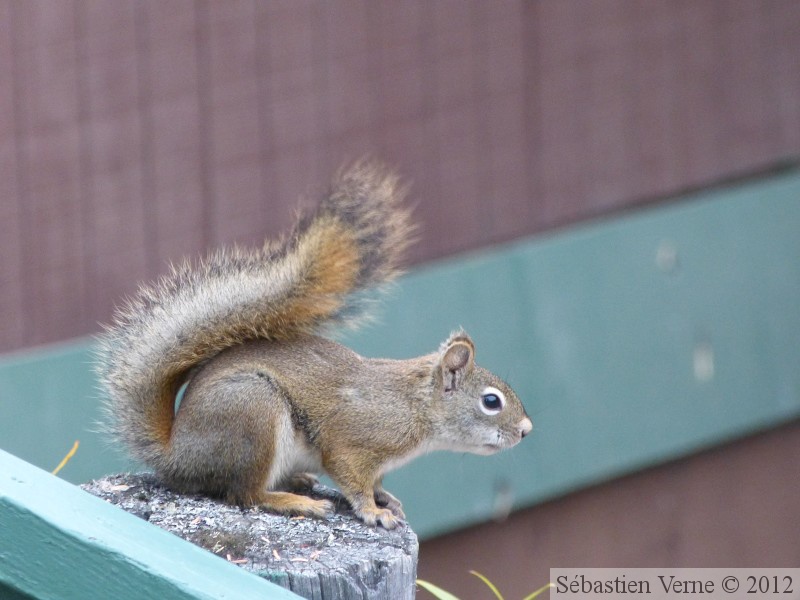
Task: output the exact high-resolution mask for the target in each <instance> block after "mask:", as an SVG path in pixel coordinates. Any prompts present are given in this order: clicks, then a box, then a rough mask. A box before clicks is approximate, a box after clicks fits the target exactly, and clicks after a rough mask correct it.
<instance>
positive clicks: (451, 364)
mask: <svg viewBox="0 0 800 600" xmlns="http://www.w3.org/2000/svg"><path fill="white" fill-rule="evenodd" d="M441 357H442V358H441V362H440V366H441V369H442V380H443V382H444V391H445V392H451V391H453V390H456V389H458V388H459V387H460V386H461V382H462V381H464V377H465V376H466V375H467V374H468V373H469V372H470V371H472V367H473V365H474V364H475V344H473V343H472V340H471V339H470V338H469V336H468V335H467V334H466V333H464V332H463V331H458V332H456V333H453V334H452V335H451V336H450V337H449V338H448V340H447V341H446V342H444V343H443V344H442V349H441Z"/></svg>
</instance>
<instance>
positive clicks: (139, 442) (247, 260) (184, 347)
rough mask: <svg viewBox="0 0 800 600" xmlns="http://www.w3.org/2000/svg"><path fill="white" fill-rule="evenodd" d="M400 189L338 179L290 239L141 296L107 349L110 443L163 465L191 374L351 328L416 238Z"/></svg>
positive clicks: (102, 365)
mask: <svg viewBox="0 0 800 600" xmlns="http://www.w3.org/2000/svg"><path fill="white" fill-rule="evenodd" d="M403 196H404V190H403V188H402V187H401V186H400V185H399V183H398V179H397V177H396V176H394V175H393V174H392V173H390V172H389V171H387V170H386V169H385V168H384V167H382V166H380V165H378V164H376V163H373V162H365V161H362V162H359V163H356V164H355V165H353V166H352V167H350V168H348V169H345V170H343V171H341V172H340V173H339V174H338V175H337V176H336V178H335V179H334V181H333V183H332V185H331V188H330V191H329V193H328V194H327V196H325V198H324V199H323V200H322V202H321V203H320V205H319V207H318V208H317V209H316V210H315V211H314V212H313V213H312V214H310V215H308V216H306V217H304V218H302V219H300V221H299V222H298V224H297V225H296V226H295V228H294V230H293V232H292V233H291V235H289V236H287V237H285V238H283V239H281V240H279V241H277V242H268V243H267V244H265V246H264V247H263V248H262V249H260V250H255V251H251V252H248V251H243V250H240V249H231V250H223V251H219V252H216V253H214V254H212V255H210V256H209V257H208V258H206V259H205V260H203V261H200V262H199V263H196V264H195V263H190V262H186V263H184V264H182V265H180V266H178V267H174V268H173V269H172V272H171V273H170V274H169V275H167V276H166V277H164V278H163V279H161V280H160V281H159V282H157V283H156V284H154V285H151V286H143V287H142V288H141V289H140V290H139V292H138V293H137V294H136V296H135V297H134V298H133V299H131V300H130V301H128V302H127V304H126V305H125V306H124V307H123V308H121V309H120V310H118V312H117V314H116V315H115V317H114V320H113V322H112V324H111V325H110V326H108V327H107V328H106V331H105V333H104V334H103V335H101V336H100V339H99V348H98V351H97V363H98V374H99V380H100V385H101V387H102V388H103V391H104V392H105V395H106V396H107V398H108V401H107V408H108V412H109V413H110V424H109V425H110V428H111V429H112V433H113V434H115V435H116V436H117V437H118V438H120V439H121V440H122V441H123V442H125V443H126V444H127V446H128V447H129V448H130V449H131V450H132V452H133V454H134V456H136V457H137V458H138V459H140V460H143V461H144V462H146V463H149V464H158V463H159V461H160V460H162V459H163V458H164V449H165V447H166V446H167V445H168V444H169V439H170V431H171V428H172V421H173V416H174V403H175V395H176V393H177V391H178V389H179V388H180V386H181V384H182V383H183V381H184V379H185V375H186V373H187V372H188V371H189V370H190V369H191V368H192V367H194V366H196V365H198V364H200V363H201V362H202V361H204V360H206V359H208V358H211V357H212V356H214V355H215V354H217V353H219V352H220V351H222V350H224V349H225V348H228V347H230V346H233V345H236V344H239V343H241V342H243V341H246V340H250V339H255V338H264V339H273V340H280V339H290V338H293V337H297V336H301V335H306V334H310V333H313V332H315V331H317V330H319V329H320V328H321V327H322V326H324V325H327V324H338V323H342V324H348V323H353V322H354V320H356V319H357V318H358V317H360V316H361V315H362V314H363V312H364V308H365V301H366V300H365V298H364V294H361V293H360V292H362V291H364V290H366V289H368V288H371V287H373V286H376V285H380V284H382V283H385V282H388V281H390V280H391V279H393V278H394V277H395V276H396V275H397V274H398V265H399V261H400V259H401V256H402V254H403V251H404V250H405V248H406V247H407V246H408V244H409V241H410V236H411V229H412V227H411V224H410V218H409V212H408V210H407V209H406V208H404V207H403V206H401V204H400V203H401V201H402V199H403Z"/></svg>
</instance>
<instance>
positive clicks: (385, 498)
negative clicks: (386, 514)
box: [375, 488, 406, 519]
mask: <svg viewBox="0 0 800 600" xmlns="http://www.w3.org/2000/svg"><path fill="white" fill-rule="evenodd" d="M375 504H377V505H378V506H380V507H382V508H388V509H389V510H390V511H392V514H393V515H394V516H395V517H397V518H399V519H405V518H406V514H405V513H404V512H403V505H402V503H401V502H400V500H398V499H397V498H395V497H394V496H393V495H392V494H390V493H389V492H387V491H386V490H384V489H382V488H381V489H378V490H375Z"/></svg>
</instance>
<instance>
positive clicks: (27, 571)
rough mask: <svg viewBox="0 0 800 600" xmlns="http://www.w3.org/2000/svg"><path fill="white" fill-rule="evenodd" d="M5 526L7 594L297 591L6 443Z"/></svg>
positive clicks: (258, 594)
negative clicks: (9, 449)
mask: <svg viewBox="0 0 800 600" xmlns="http://www.w3.org/2000/svg"><path fill="white" fill-rule="evenodd" d="M0 532H2V534H0V597H2V598H12V599H13V598H25V597H29V598H37V599H42V600H44V599H49V598H52V599H53V600H70V599H75V600H87V599H93V598H97V599H100V598H103V599H105V598H115V599H118V600H126V599H128V598H130V599H131V600H133V599H136V600H140V599H141V598H158V599H159V600H172V599H176V600H177V599H187V600H188V599H195V598H196V599H202V598H207V599H209V600H211V599H214V600H217V599H224V598H230V599H231V600H239V599H243V598H254V599H255V598H259V599H265V598H266V599H273V598H274V599H276V600H278V599H286V600H288V599H290V598H299V596H296V595H295V594H292V593H291V592H289V591H287V590H284V589H283V588H280V587H278V586H276V585H274V584H271V583H269V582H267V581H265V580H263V579H261V578H260V577H257V576H255V575H252V574H250V573H247V572H245V571H243V570H242V569H240V568H238V567H236V566H235V565H232V564H230V563H228V562H226V561H225V560H223V559H221V558H219V557H217V556H215V555H213V554H211V553H210V552H207V551H206V550H202V549H201V548H198V547H197V546H194V545H193V544H190V543H189V542H185V541H183V540H182V539H180V538H178V537H176V536H174V535H172V534H170V533H167V532H166V531H162V530H161V529H159V528H158V527H155V526H153V525H150V524H148V523H146V522H145V521H143V520H141V519H139V518H137V517H134V516H133V515H129V514H128V513H126V512H124V511H122V510H120V509H118V508H116V507H114V506H111V505H109V504H106V503H105V502H103V501H102V500H100V499H98V498H95V497H94V496H91V495H89V494H87V493H86V492H84V491H83V490H81V489H79V488H77V487H75V486H73V485H71V484H69V483H67V482H65V481H62V480H60V479H58V478H57V477H53V476H52V475H50V474H48V473H46V472H44V471H42V470H40V469H38V468H36V467H33V466H32V465H29V464H27V463H25V462H23V461H22V460H20V459H18V458H16V457H14V456H12V455H10V454H8V453H6V452H3V451H0Z"/></svg>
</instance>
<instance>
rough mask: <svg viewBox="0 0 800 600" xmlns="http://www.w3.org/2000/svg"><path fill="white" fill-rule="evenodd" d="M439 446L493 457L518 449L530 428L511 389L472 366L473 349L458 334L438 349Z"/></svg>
mask: <svg viewBox="0 0 800 600" xmlns="http://www.w3.org/2000/svg"><path fill="white" fill-rule="evenodd" d="M434 381H435V385H434V388H435V392H434V393H435V395H436V398H435V399H434V401H435V402H436V403H437V404H438V407H437V408H438V410H437V411H436V413H437V414H438V416H439V418H440V419H441V421H440V423H439V427H438V428H437V429H438V436H437V437H440V438H444V439H439V440H437V441H439V442H440V443H443V444H445V445H446V446H447V447H448V448H450V449H452V450H456V451H465V452H472V453H474V454H493V453H495V452H498V451H500V450H504V449H505V448H510V447H511V446H514V445H515V444H517V443H518V442H519V441H520V440H521V439H522V438H523V437H525V436H526V435H528V433H530V431H531V429H532V428H533V425H532V423H531V420H530V418H529V417H528V415H527V414H526V413H525V408H524V407H523V406H522V402H520V400H519V398H517V395H516V394H515V393H514V390H512V389H511V387H510V386H509V385H508V384H507V383H506V382H504V381H503V380H502V379H500V378H499V377H497V376H496V375H494V374H492V373H490V372H489V371H487V370H486V369H484V368H482V367H479V366H478V365H476V364H475V344H474V343H473V342H472V340H471V339H470V337H469V336H468V335H467V334H466V333H465V332H464V331H457V332H455V333H453V334H451V335H450V337H449V338H448V339H447V340H446V341H445V342H444V343H443V344H442V345H441V348H440V349H439V353H438V355H437V358H436V366H435V373H434Z"/></svg>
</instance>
